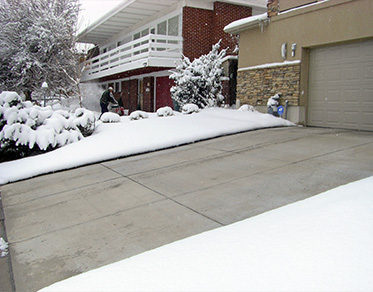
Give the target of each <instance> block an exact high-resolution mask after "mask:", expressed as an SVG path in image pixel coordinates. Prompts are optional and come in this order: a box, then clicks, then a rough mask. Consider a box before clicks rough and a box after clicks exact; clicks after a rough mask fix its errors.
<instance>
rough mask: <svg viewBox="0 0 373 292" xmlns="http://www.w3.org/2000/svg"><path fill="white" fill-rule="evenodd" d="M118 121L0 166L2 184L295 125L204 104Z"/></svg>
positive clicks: (259, 114)
mask: <svg viewBox="0 0 373 292" xmlns="http://www.w3.org/2000/svg"><path fill="white" fill-rule="evenodd" d="M148 116H149V118H148V119H142V120H130V118H129V117H121V120H120V123H102V122H101V121H99V122H98V125H97V128H96V130H95V132H94V133H93V135H91V136H89V137H87V138H85V139H83V140H80V141H78V142H74V143H72V144H69V145H66V146H64V147H61V148H59V149H56V150H54V151H51V152H48V153H45V154H42V155H38V156H33V157H27V158H23V159H19V160H15V161H10V162H4V163H1V164H0V184H5V183H8V182H13V181H17V180H21V179H27V178H30V177H33V176H37V175H41V174H45V173H50V172H54V171H59V170H65V169H70V168H74V167H78V166H82V165H87V164H91V163H96V162H101V161H105V160H109V159H115V158H118V157H124V156H129V155H133V154H139V153H144V152H149V151H154V150H159V149H164V148H168V147H174V146H178V145H182V144H186V143H193V142H196V141H200V140H204V139H209V138H214V137H218V136H222V135H228V134H234V133H239V132H243V131H249V130H255V129H261V128H268V127H283V126H294V124H293V123H291V122H289V121H287V120H284V119H281V118H276V117H274V116H272V115H269V114H262V113H259V112H252V111H242V110H232V109H222V108H208V109H204V110H201V111H200V112H199V113H193V114H190V115H185V114H180V113H176V112H175V115H173V116H170V117H158V116H157V114H155V113H149V114H148Z"/></svg>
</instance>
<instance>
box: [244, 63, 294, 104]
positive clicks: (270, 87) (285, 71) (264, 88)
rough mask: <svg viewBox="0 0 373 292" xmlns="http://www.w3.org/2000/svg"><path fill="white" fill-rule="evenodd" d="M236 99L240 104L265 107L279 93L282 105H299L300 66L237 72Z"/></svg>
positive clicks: (292, 65)
mask: <svg viewBox="0 0 373 292" xmlns="http://www.w3.org/2000/svg"><path fill="white" fill-rule="evenodd" d="M237 83H238V84H237V99H239V100H240V104H250V105H253V106H255V105H267V101H268V99H269V98H270V97H271V96H273V95H275V94H276V93H279V92H281V93H282V96H283V99H281V100H280V102H281V104H284V102H285V100H288V101H289V105H295V106H297V105H299V83H300V64H291V65H287V66H279V67H272V68H263V69H251V70H245V71H239V72H238V77H237Z"/></svg>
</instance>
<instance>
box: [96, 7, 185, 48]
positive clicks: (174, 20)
mask: <svg viewBox="0 0 373 292" xmlns="http://www.w3.org/2000/svg"><path fill="white" fill-rule="evenodd" d="M180 19H181V15H180V14H178V15H176V16H172V17H169V18H167V19H166V20H165V18H163V19H160V20H159V21H154V22H152V23H149V25H148V26H144V27H142V29H140V30H139V31H135V33H132V34H129V35H127V36H126V37H125V38H123V39H119V40H117V41H116V42H115V43H114V46H113V44H111V45H110V46H107V47H104V48H103V49H101V53H105V52H107V51H110V50H112V49H113V48H115V47H119V46H121V45H124V44H126V43H129V42H130V41H133V40H137V39H140V38H142V37H144V36H146V35H148V34H149V33H150V34H159V35H169V36H178V35H181V30H180V28H181V24H180ZM164 42H166V41H164ZM169 42H174V41H169ZM176 43H177V42H176ZM139 45H140V44H137V45H135V47H136V46H139Z"/></svg>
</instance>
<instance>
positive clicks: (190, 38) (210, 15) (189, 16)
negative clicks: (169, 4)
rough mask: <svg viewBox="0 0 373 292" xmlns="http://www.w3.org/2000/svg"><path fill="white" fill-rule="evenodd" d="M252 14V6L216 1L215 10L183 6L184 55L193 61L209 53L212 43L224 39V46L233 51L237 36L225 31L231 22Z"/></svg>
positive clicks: (230, 51)
mask: <svg viewBox="0 0 373 292" xmlns="http://www.w3.org/2000/svg"><path fill="white" fill-rule="evenodd" d="M251 15H252V9H251V7H244V6H239V5H233V4H227V3H223V2H218V1H217V2H214V10H213V11H211V10H206V9H199V8H193V7H184V8H183V38H184V44H183V46H184V52H183V53H184V55H185V56H187V57H188V58H189V59H190V60H191V61H193V59H194V58H198V57H200V56H201V55H204V54H207V53H208V52H209V51H210V50H211V47H212V45H214V44H216V43H217V42H218V41H219V40H220V39H221V40H222V48H227V47H229V51H228V53H232V51H233V50H234V49H235V47H236V45H237V44H238V43H237V38H236V36H233V35H230V34H227V33H225V32H224V27H225V26H226V25H228V24H229V23H231V22H233V21H235V20H238V19H241V18H245V17H249V16H251Z"/></svg>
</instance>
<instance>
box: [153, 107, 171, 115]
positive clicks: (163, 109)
mask: <svg viewBox="0 0 373 292" xmlns="http://www.w3.org/2000/svg"><path fill="white" fill-rule="evenodd" d="M173 115H174V111H173V110H172V108H170V107H169V106H165V107H161V108H159V109H158V110H157V116H158V117H170V116H173Z"/></svg>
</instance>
